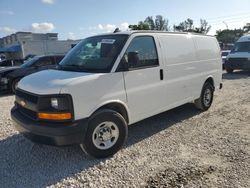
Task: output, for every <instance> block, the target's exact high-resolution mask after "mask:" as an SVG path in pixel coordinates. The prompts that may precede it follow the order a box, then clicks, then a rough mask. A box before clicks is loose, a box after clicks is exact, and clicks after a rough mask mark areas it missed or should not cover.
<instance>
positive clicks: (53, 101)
mask: <svg viewBox="0 0 250 188" xmlns="http://www.w3.org/2000/svg"><path fill="white" fill-rule="evenodd" d="M50 104H51V107H53V108H55V109H58V99H57V98H51V99H50Z"/></svg>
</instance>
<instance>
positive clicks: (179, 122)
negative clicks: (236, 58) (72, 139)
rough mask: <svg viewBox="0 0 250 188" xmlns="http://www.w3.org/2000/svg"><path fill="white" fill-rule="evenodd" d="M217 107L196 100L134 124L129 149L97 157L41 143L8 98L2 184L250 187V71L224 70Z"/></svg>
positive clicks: (0, 113)
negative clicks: (18, 122)
mask: <svg viewBox="0 0 250 188" xmlns="http://www.w3.org/2000/svg"><path fill="white" fill-rule="evenodd" d="M223 77H224V81H223V82H224V87H223V89H222V90H221V91H219V92H217V93H216V96H215V100H214V103H213V106H212V107H211V108H210V109H209V111H207V112H204V113H200V112H199V111H198V110H196V109H195V108H194V107H193V105H192V104H187V105H183V106H181V107H178V108H176V109H173V110H171V111H168V112H165V113H162V114H160V115H157V116H154V117H152V118H149V119H146V120H144V121H142V122H139V123H137V124H135V125H133V126H131V127H130V128H129V136H128V141H127V143H126V145H125V147H124V148H123V149H122V150H121V151H120V152H118V153H117V154H116V155H115V156H113V157H111V158H108V159H105V160H97V159H93V158H90V157H88V156H87V155H85V154H83V153H82V151H81V150H80V148H79V147H78V146H72V147H60V148H58V147H51V146H45V145H38V144H33V143H32V142H30V141H29V140H26V139H25V138H24V137H23V136H22V135H20V134H18V132H16V131H15V129H14V127H13V125H12V121H11V119H10V115H9V111H10V108H11V106H12V105H13V101H14V97H13V96H2V97H1V98H0V108H1V110H0V119H1V121H0V127H1V129H0V162H1V166H0V182H1V184H0V187H47V186H48V187H69V186H70V187H249V186H250V75H249V72H236V73H233V74H230V75H229V74H224V75H223Z"/></svg>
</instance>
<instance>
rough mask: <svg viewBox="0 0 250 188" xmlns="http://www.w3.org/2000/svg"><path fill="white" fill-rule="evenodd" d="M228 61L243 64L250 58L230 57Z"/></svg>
mask: <svg viewBox="0 0 250 188" xmlns="http://www.w3.org/2000/svg"><path fill="white" fill-rule="evenodd" d="M228 61H229V63H237V64H243V63H247V62H248V59H247V58H229V59H228Z"/></svg>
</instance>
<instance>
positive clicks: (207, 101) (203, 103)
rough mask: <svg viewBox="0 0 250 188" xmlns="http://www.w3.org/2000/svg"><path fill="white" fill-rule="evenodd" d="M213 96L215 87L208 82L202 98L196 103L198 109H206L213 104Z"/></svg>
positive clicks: (202, 92) (203, 89)
mask: <svg viewBox="0 0 250 188" xmlns="http://www.w3.org/2000/svg"><path fill="white" fill-rule="evenodd" d="M213 98H214V88H213V86H212V85H211V84H210V83H209V82H206V83H205V84H204V86H203V88H202V91H201V95H200V98H199V99H196V100H195V101H194V104H195V106H196V107H197V108H198V109H200V110H202V111H206V110H208V109H209V108H210V106H211V105H212V102H213Z"/></svg>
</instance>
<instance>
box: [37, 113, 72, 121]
mask: <svg viewBox="0 0 250 188" xmlns="http://www.w3.org/2000/svg"><path fill="white" fill-rule="evenodd" d="M38 118H39V119H44V120H70V119H71V118H72V115H71V113H38Z"/></svg>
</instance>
